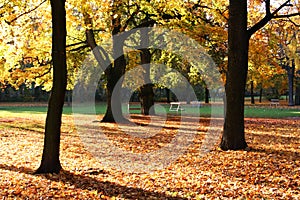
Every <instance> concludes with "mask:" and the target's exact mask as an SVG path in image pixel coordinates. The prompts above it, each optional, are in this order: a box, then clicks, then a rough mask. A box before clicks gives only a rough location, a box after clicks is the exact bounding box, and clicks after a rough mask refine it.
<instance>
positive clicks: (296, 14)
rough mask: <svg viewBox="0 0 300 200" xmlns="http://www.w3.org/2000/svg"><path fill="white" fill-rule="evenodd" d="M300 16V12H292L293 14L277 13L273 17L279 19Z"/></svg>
mask: <svg viewBox="0 0 300 200" xmlns="http://www.w3.org/2000/svg"><path fill="white" fill-rule="evenodd" d="M295 16H300V13H292V14H286V15H276V16H274V17H273V19H279V18H289V17H295Z"/></svg>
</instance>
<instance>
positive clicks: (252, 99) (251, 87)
mask: <svg viewBox="0 0 300 200" xmlns="http://www.w3.org/2000/svg"><path fill="white" fill-rule="evenodd" d="M253 90H254V83H253V81H251V82H250V93H251V104H255V99H254V92H253Z"/></svg>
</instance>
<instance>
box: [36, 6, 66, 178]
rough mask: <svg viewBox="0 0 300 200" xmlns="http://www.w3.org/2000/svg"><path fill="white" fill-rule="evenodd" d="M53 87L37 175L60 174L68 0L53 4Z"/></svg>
mask: <svg viewBox="0 0 300 200" xmlns="http://www.w3.org/2000/svg"><path fill="white" fill-rule="evenodd" d="M50 2H51V13H52V30H53V31H52V60H53V86H52V90H51V96H50V99H49V103H48V112H47V118H46V127H45V139H44V150H43V155H42V161H41V165H40V167H39V168H38V169H37V171H36V173H58V172H59V171H60V170H61V168H62V167H61V164H60V160H59V146H60V128H61V120H62V119H61V117H62V111H63V105H64V98H65V91H66V86H67V65H66V34H67V32H66V11H65V1H64V0H51V1H50Z"/></svg>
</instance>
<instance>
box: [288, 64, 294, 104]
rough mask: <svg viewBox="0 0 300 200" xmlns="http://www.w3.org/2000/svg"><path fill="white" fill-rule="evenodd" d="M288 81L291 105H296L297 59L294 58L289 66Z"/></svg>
mask: <svg viewBox="0 0 300 200" xmlns="http://www.w3.org/2000/svg"><path fill="white" fill-rule="evenodd" d="M287 71H288V82H289V102H288V105H289V106H294V105H295V104H294V77H295V61H294V60H292V66H291V67H288V70H287Z"/></svg>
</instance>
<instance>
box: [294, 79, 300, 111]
mask: <svg viewBox="0 0 300 200" xmlns="http://www.w3.org/2000/svg"><path fill="white" fill-rule="evenodd" d="M295 105H297V106H298V105H300V85H299V83H298V84H297V85H296V93H295Z"/></svg>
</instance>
